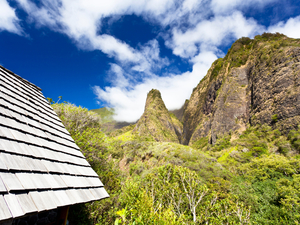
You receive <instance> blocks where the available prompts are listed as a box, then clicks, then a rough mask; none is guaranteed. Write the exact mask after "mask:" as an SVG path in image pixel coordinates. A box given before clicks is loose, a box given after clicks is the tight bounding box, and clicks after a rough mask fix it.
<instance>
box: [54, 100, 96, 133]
mask: <svg viewBox="0 0 300 225" xmlns="http://www.w3.org/2000/svg"><path fill="white" fill-rule="evenodd" d="M51 106H52V108H53V109H54V111H55V112H56V114H57V115H58V116H59V118H60V119H61V121H62V123H63V124H64V126H65V127H66V129H67V130H68V131H69V132H70V134H71V135H72V134H74V133H76V132H77V131H78V132H82V131H83V130H85V129H86V128H89V127H99V126H100V123H101V117H99V116H98V115H97V114H96V113H93V112H89V111H88V109H86V108H82V107H81V106H79V107H77V106H75V105H73V104H70V103H60V104H57V103H56V104H52V105H51Z"/></svg>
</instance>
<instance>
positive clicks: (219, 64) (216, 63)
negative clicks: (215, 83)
mask: <svg viewBox="0 0 300 225" xmlns="http://www.w3.org/2000/svg"><path fill="white" fill-rule="evenodd" d="M213 65H214V69H213V71H212V72H211V76H210V80H213V79H214V78H216V77H217V76H218V74H219V72H220V70H221V69H222V67H223V59H222V58H219V59H217V60H216V61H214V63H213Z"/></svg>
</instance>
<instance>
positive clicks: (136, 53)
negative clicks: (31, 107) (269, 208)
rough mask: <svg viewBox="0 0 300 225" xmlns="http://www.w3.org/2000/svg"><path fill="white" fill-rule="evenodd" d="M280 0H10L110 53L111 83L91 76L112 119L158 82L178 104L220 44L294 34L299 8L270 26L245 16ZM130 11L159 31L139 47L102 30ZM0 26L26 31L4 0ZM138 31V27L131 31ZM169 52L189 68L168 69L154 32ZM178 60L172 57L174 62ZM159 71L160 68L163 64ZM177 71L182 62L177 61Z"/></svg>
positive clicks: (33, 18) (36, 20) (132, 116)
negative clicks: (106, 21)
mask: <svg viewBox="0 0 300 225" xmlns="http://www.w3.org/2000/svg"><path fill="white" fill-rule="evenodd" d="M277 1H278V0H253V1H242V0H227V1H223V0H201V1H199V0H182V1H178V0H139V1H136V0H112V1H99V0H89V1H84V0H41V1H40V4H39V5H36V4H35V3H34V2H33V1H31V0H16V3H17V7H19V8H20V9H22V10H23V11H25V12H26V13H27V20H26V21H27V22H29V23H31V24H33V25H34V26H36V28H37V29H39V28H40V27H48V28H50V29H52V30H53V31H55V32H60V33H63V34H65V35H67V36H68V37H69V38H70V39H71V40H72V41H73V42H74V43H75V44H76V45H77V46H78V48H80V49H84V50H89V51H93V50H100V51H102V52H103V53H105V54H106V55H107V57H110V58H111V59H113V61H114V62H113V63H111V65H110V69H109V70H108V71H107V75H106V76H107V79H108V80H109V83H110V84H111V85H110V86H106V87H100V86H97V85H96V84H95V86H94V88H93V89H94V93H95V94H96V96H97V98H98V100H99V101H101V102H102V103H107V104H108V105H109V106H110V107H114V108H115V112H116V116H115V119H117V120H120V121H130V122H132V121H136V120H137V119H138V118H139V117H140V116H141V114H142V113H143V110H144V104H145V101H146V95H147V93H148V92H149V91H150V90H151V89H152V88H156V89H159V90H160V91H161V93H162V97H163V100H164V101H165V103H166V106H167V108H169V109H176V108H180V107H181V106H182V105H183V103H184V101H185V99H187V98H189V97H190V94H191V92H192V89H193V88H194V87H195V86H196V85H197V84H198V83H199V81H200V80H201V79H202V78H203V77H204V76H205V74H206V72H207V70H208V69H209V67H210V66H211V63H212V62H213V61H214V60H216V59H217V58H218V57H222V56H224V52H222V51H221V49H222V47H223V46H226V45H228V44H230V43H231V42H232V41H233V40H235V39H237V38H240V37H242V36H248V37H253V36H254V35H256V34H260V33H262V32H264V31H269V32H281V33H284V34H286V35H288V36H290V37H294V38H299V37H300V16H298V17H295V18H290V19H288V20H287V21H280V22H278V23H276V24H273V25H271V26H269V27H264V26H262V25H260V24H259V23H258V22H257V21H256V20H255V19H253V18H251V17H246V16H245V15H246V13H245V12H247V10H261V11H263V9H264V7H266V6H268V5H270V4H275V3H276V2H277ZM133 14H134V15H136V16H138V17H141V18H143V19H144V21H146V22H147V23H150V24H152V25H153V26H156V28H157V29H158V32H157V37H156V38H154V39H151V40H148V42H147V43H144V44H139V45H138V46H137V47H132V46H130V44H129V43H126V42H124V41H123V40H120V39H117V38H116V37H114V36H112V35H110V34H108V33H105V32H104V31H103V20H104V19H106V18H110V19H111V20H112V21H113V22H114V21H117V20H118V18H120V17H121V16H124V15H133ZM0 30H6V31H9V32H13V33H16V34H19V35H24V32H23V30H22V27H21V26H20V19H19V18H18V17H17V16H16V14H15V9H14V8H12V7H11V6H10V5H9V4H8V2H7V1H6V0H0ZM137 32H138V31H137ZM159 38H161V39H163V42H164V45H165V47H167V48H169V49H171V51H172V53H173V56H174V57H175V56H176V57H179V58H180V59H182V60H184V61H185V62H188V63H189V64H190V66H191V67H192V70H191V71H182V72H177V73H174V72H168V71H170V70H168V68H169V66H170V65H172V63H173V62H172V59H171V58H168V57H166V56H162V54H161V47H162V46H160V44H159V42H158V40H159ZM175 66H176V65H175ZM162 71H164V72H162ZM178 71H180V69H178Z"/></svg>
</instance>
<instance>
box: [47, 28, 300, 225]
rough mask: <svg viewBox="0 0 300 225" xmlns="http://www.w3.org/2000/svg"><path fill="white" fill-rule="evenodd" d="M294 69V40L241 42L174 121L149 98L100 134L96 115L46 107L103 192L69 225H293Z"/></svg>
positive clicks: (298, 213) (297, 209) (298, 55)
mask: <svg viewBox="0 0 300 225" xmlns="http://www.w3.org/2000/svg"><path fill="white" fill-rule="evenodd" d="M299 65H300V41H299V40H297V39H290V38H287V37H286V36H284V35H280V34H263V35H261V36H256V37H255V38H254V39H249V38H241V39H239V40H237V41H236V42H235V43H234V44H233V45H232V47H231V49H230V50H229V52H228V53H227V55H226V56H225V57H224V58H223V59H218V60H217V61H215V62H214V63H213V65H212V67H211V69H210V70H209V71H208V73H207V75H206V76H205V77H204V78H203V79H202V80H201V81H200V83H199V84H198V85H197V87H196V88H195V89H194V91H193V93H192V96H191V98H190V99H189V100H187V101H186V103H185V105H184V106H183V108H182V109H181V110H179V111H180V112H181V115H182V116H180V117H179V118H178V117H176V115H175V114H174V113H171V112H169V111H168V110H167V108H166V107H165V105H164V103H163V100H162V99H161V96H160V93H159V91H158V90H152V91H150V92H149V93H148V97H147V100H146V107H145V112H144V114H143V115H142V117H141V118H140V120H139V121H138V122H137V123H136V124H132V125H129V126H125V127H123V128H121V129H117V130H114V131H111V130H110V132H106V133H104V131H105V130H103V129H102V127H103V126H106V125H105V123H106V122H107V121H105V119H107V118H104V119H103V118H102V119H101V116H99V114H97V113H96V112H91V111H88V110H87V109H84V108H81V107H76V106H74V105H71V104H68V103H61V104H52V107H53V108H54V110H55V111H56V113H57V114H58V116H59V117H60V118H61V120H62V122H63V123H64V125H65V126H66V128H67V129H68V131H69V132H70V134H71V135H72V137H73V139H74V140H75V142H76V144H77V145H78V146H79V147H80V148H81V150H82V151H83V153H84V155H85V156H86V158H87V160H88V161H89V163H90V164H91V165H92V167H93V168H94V170H95V171H96V172H97V173H98V174H99V176H100V179H101V180H102V182H103V183H104V184H105V188H106V190H107V191H108V193H109V194H110V198H108V199H105V200H103V201H100V202H94V203H91V204H86V205H81V206H76V207H74V208H73V209H71V211H70V216H69V219H70V224H136V225H137V224H299V222H300V160H299V159H300V155H299V152H300V129H299V128H298V126H299V118H300V117H299V116H300V110H299V107H300V102H299V101H298V99H300V98H299V95H300V90H299V86H300V82H299V81H300V73H299V71H300V66H299ZM195 86H196V84H195ZM109 122H111V121H109Z"/></svg>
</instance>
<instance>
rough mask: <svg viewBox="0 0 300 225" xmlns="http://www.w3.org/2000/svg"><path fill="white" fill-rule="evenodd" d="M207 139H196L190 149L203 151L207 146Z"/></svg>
mask: <svg viewBox="0 0 300 225" xmlns="http://www.w3.org/2000/svg"><path fill="white" fill-rule="evenodd" d="M208 139H209V138H208V137H202V138H200V139H198V140H197V141H196V142H194V143H193V145H192V147H193V148H195V149H203V148H205V147H206V146H207V145H208V144H209V143H208Z"/></svg>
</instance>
